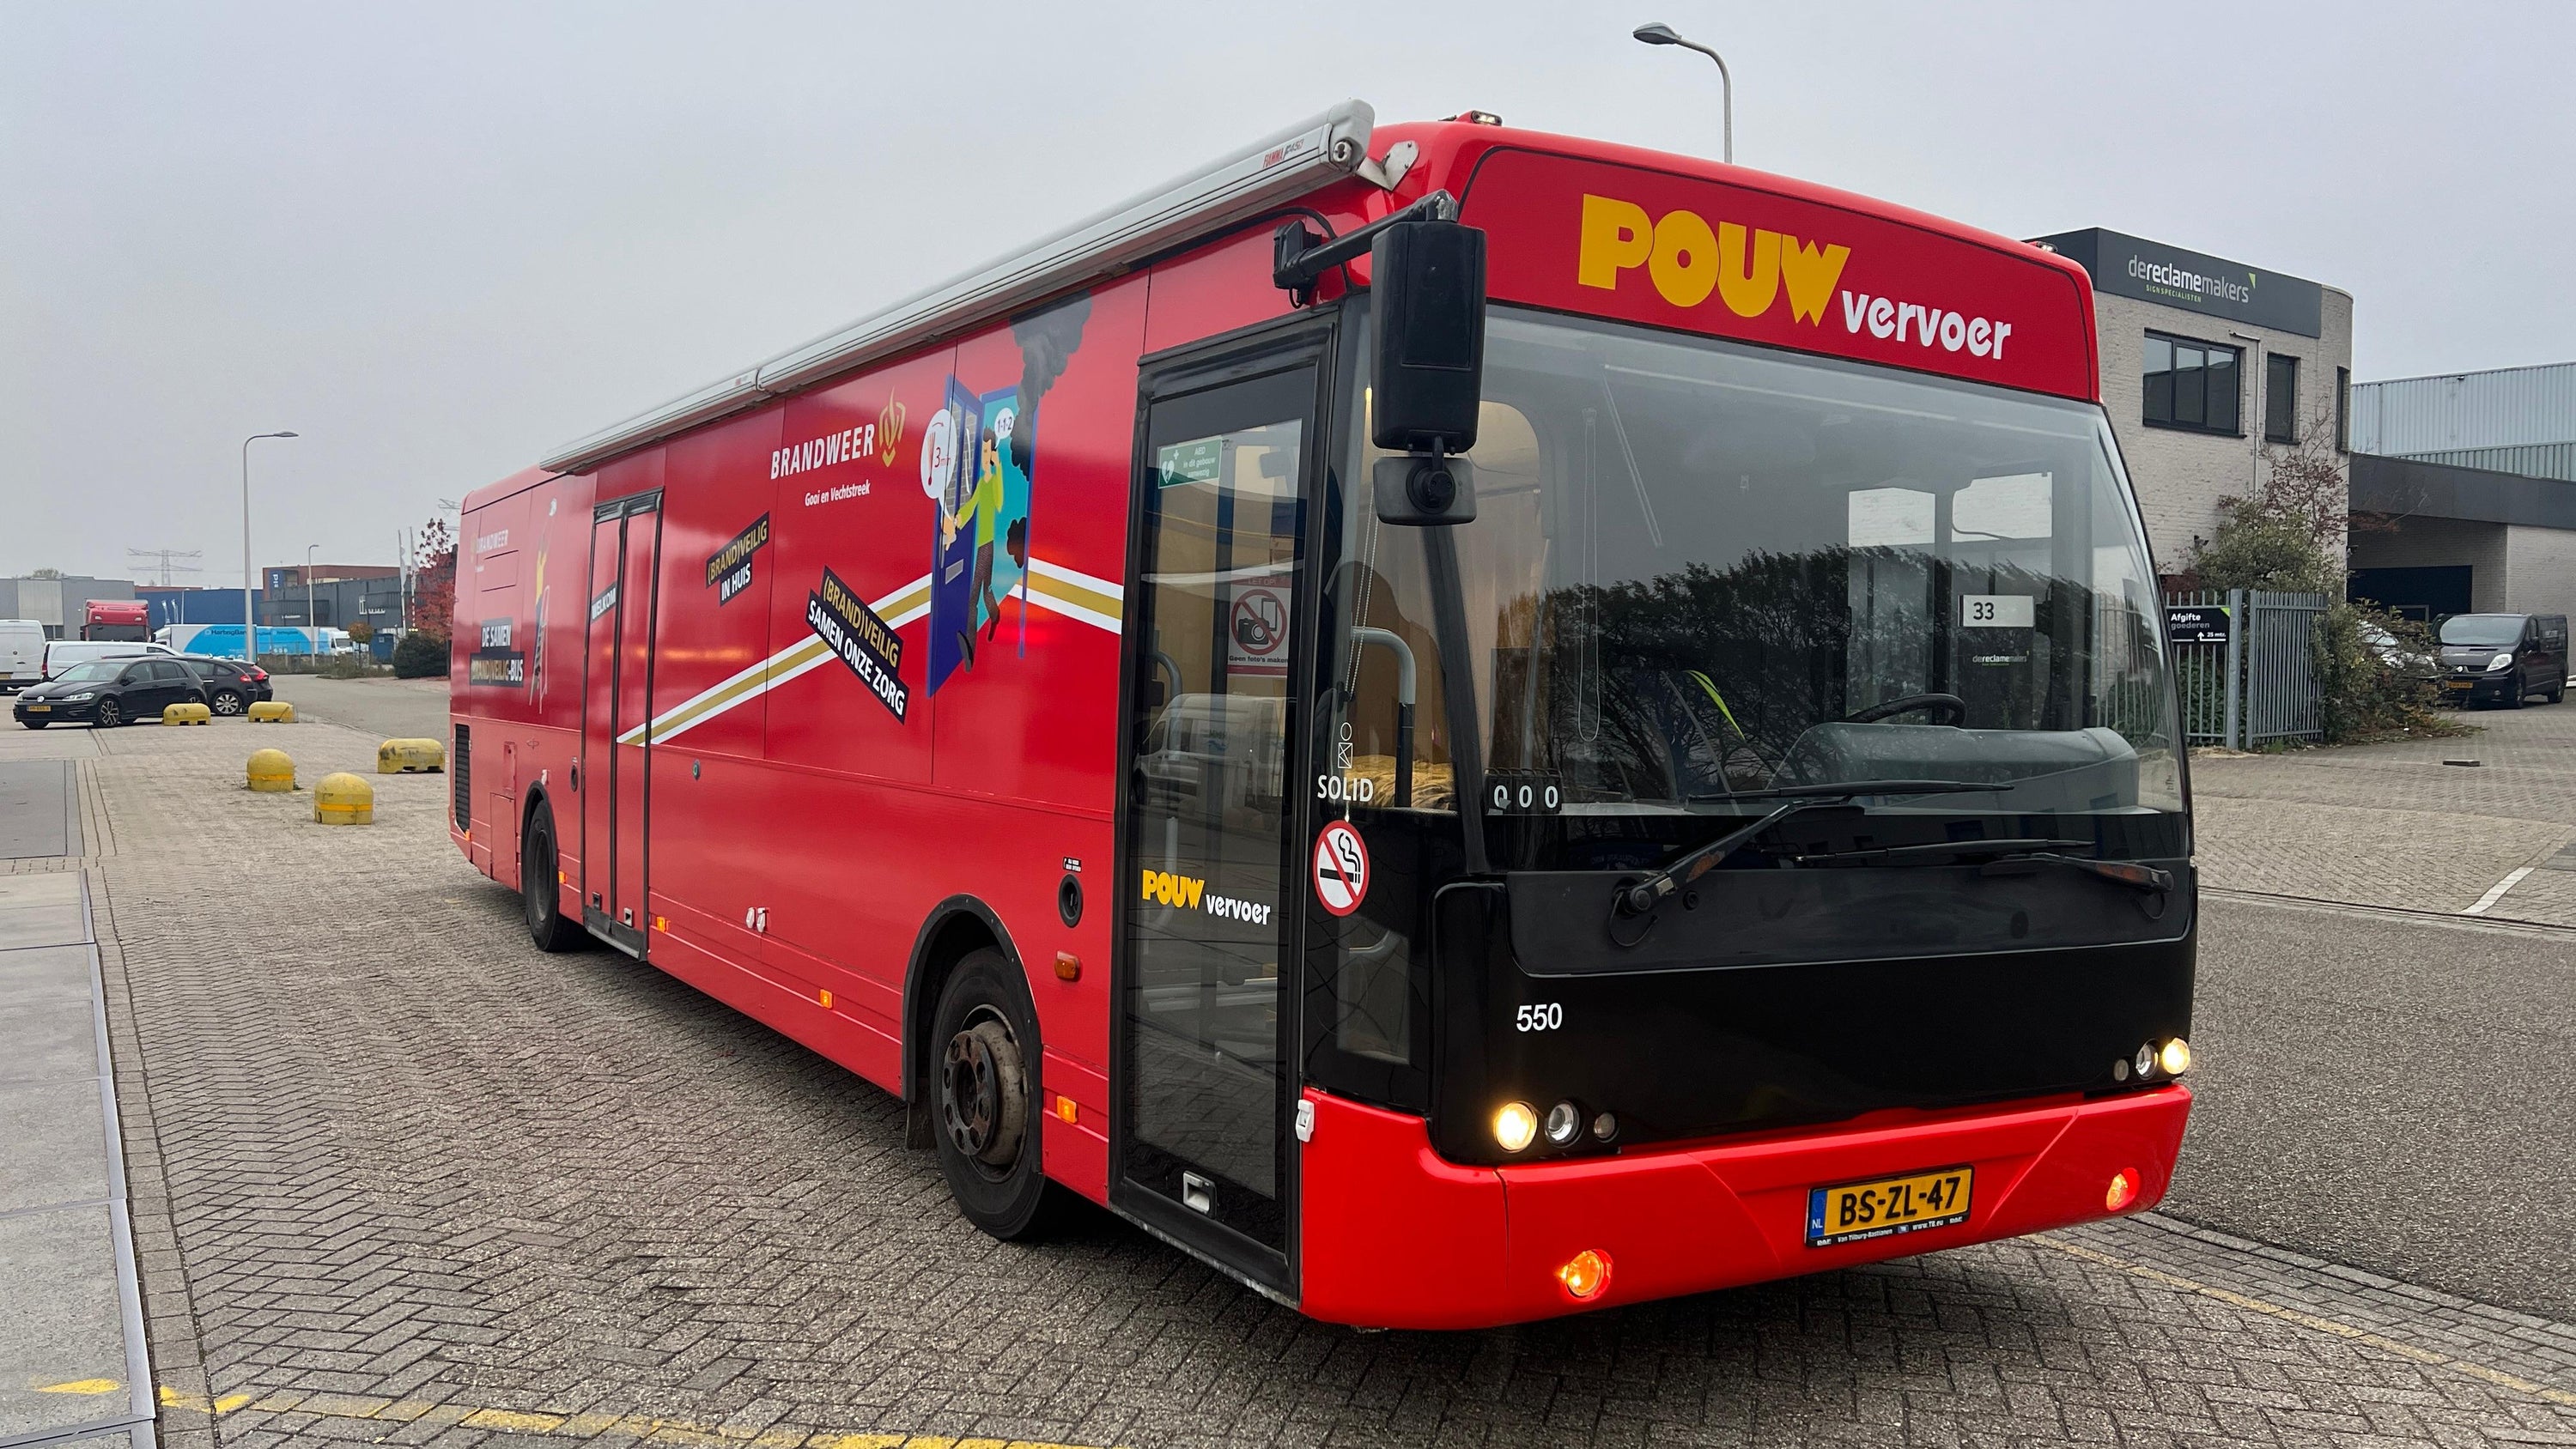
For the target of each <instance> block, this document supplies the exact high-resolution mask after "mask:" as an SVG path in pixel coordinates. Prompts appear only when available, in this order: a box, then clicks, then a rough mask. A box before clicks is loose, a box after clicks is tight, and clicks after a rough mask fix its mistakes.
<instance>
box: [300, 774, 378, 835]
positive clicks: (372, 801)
mask: <svg viewBox="0 0 2576 1449" xmlns="http://www.w3.org/2000/svg"><path fill="white" fill-rule="evenodd" d="M313 818H314V820H315V821H316V822H317V823H320V824H323V825H373V824H374V823H375V822H376V787H375V786H373V785H370V784H368V783H367V781H366V777H364V776H362V775H352V774H350V773H349V772H348V771H346V770H340V771H336V772H334V773H332V774H328V775H325V776H323V777H322V779H321V780H320V782H318V783H317V784H315V785H314V787H313Z"/></svg>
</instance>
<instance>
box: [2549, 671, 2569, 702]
mask: <svg viewBox="0 0 2576 1449" xmlns="http://www.w3.org/2000/svg"><path fill="white" fill-rule="evenodd" d="M2545 697H2546V698H2547V699H2548V701H2549V702H2550V703H2551V704H2556V703H2558V702H2560V701H2561V700H2564V699H2565V698H2567V676H2566V675H2564V674H2562V675H2560V676H2558V682H2557V683H2556V684H2553V685H2551V686H2549V692H2548V694H2547V695H2546V696H2545Z"/></svg>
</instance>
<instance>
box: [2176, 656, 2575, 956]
mask: <svg viewBox="0 0 2576 1449" xmlns="http://www.w3.org/2000/svg"><path fill="white" fill-rule="evenodd" d="M2461 718H2462V719H2463V720H2464V721H2465V722H2466V723H2468V724H2470V725H2472V726H2475V727H2476V729H2477V732H2476V733H2475V734H2472V735H2469V736H2466V737H2464V738H2460V739H2448V740H2416V741H2409V742H2407V743H2404V744H2394V745H2367V746H2360V747H2355V748H2346V749H2324V750H2293V751H2288V752H2284V753H2281V754H2273V755H2236V756H2216V755H2195V756H2194V757H2193V759H2192V766H2191V783H2192V807H2193V813H2194V816H2195V818H2196V821H2197V826H2198V838H2199V846H2200V850H2199V861H2200V868H2201V879H2202V881H2203V883H2204V884H2206V885H2210V886H2214V887H2217V888H2220V889H2228V890H2243V891H2256V892H2261V893H2264V894H2270V895H2286V896H2298V897H2302V898H2305V899H2310V900H2325V901H2343V902H2348V903H2351V904H2356V905H2368V906H2383V907H2390V908H2394V909H2402V910H2416V911H2434V912H2442V913H2454V912H2459V911H2464V910H2466V909H2468V908H2469V907H2470V906H2472V905H2474V904H2476V902H2477V901H2478V899H2479V898H2480V897H2481V896H2483V895H2484V894H2485V893H2486V891H2487V890H2488V889H2490V888H2491V887H2493V886H2495V885H2496V884H2498V883H2499V882H2501V881H2502V880H2503V879H2504V877H2505V876H2506V875H2508V874H2509V873H2511V872H2512V871H2514V870H2515V869H2517V868H2519V867H2522V866H2538V867H2542V868H2540V869H2536V870H2534V871H2533V873H2532V874H2531V875H2530V876H2527V877H2525V878H2524V879H2523V880H2522V881H2520V882H2517V883H2516V884H2515V886H2514V887H2513V888H2512V889H2511V890H2510V891H2508V892H2507V893H2506V895H2505V896H2504V898H2503V899H2501V900H2499V901H2497V902H2496V903H2495V904H2494V905H2492V906H2490V907H2489V909H2488V911H2487V914H2489V915H2492V916H2495V917H2498V918H2500V919H2514V920H2528V921H2537V922H2540V923H2543V924H2548V925H2566V926H2576V874H2571V872H2576V857H2570V858H2567V859H2565V860H2562V861H2561V862H2560V868H2558V869H2551V868H2548V867H2547V865H2546V864H2545V863H2546V862H2548V861H2549V860H2550V859H2551V858H2552V857H2553V856H2556V855H2557V853H2558V852H2559V851H2560V850H2562V849H2564V848H2566V847H2568V846H2570V845H2571V844H2576V705H2549V706H2543V705H2534V706H2531V707H2529V708H2526V709H2520V710H2475V711H2470V712H2467V713H2465V714H2463V715H2462V716H2461ZM2446 760H2471V761H2476V762H2477V763H2476V764H2475V765H2474V766H2462V765H2451V764H2445V763H2443V762H2444V761H2446Z"/></svg>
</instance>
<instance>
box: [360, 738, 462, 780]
mask: <svg viewBox="0 0 2576 1449" xmlns="http://www.w3.org/2000/svg"><path fill="white" fill-rule="evenodd" d="M446 768H447V746H445V745H442V744H440V743H439V742H438V741H436V740H387V741H385V742H384V743H383V744H381V745H378V746H376V773H377V774H379V775H434V774H437V773H439V772H441V771H443V770H445V769H446Z"/></svg>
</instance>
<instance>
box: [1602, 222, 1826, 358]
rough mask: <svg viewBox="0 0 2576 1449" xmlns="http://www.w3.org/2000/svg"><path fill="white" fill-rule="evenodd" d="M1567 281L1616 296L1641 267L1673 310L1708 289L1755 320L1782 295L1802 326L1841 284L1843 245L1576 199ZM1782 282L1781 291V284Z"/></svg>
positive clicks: (1815, 320)
mask: <svg viewBox="0 0 2576 1449" xmlns="http://www.w3.org/2000/svg"><path fill="white" fill-rule="evenodd" d="M1581 233H1582V235H1581V244H1580V246H1579V248H1578V250H1577V251H1576V254H1575V262H1574V274H1575V280H1576V281H1577V282H1579V283H1581V284H1582V285H1584V286H1587V287H1599V288H1602V289H1603V290H1605V291H1616V290H1618V287H1619V277H1620V274H1621V273H1623V272H1627V271H1632V270H1634V269H1635V268H1637V267H1640V266H1642V267H1644V268H1645V269H1646V275H1647V278H1648V279H1649V280H1650V281H1652V282H1653V283H1654V287H1655V292H1656V294H1657V295H1659V296H1661V297H1662V298H1663V299H1664V300H1665V301H1667V302H1670V303H1671V304H1673V305H1674V306H1676V307H1696V306H1698V305H1700V304H1701V303H1703V302H1705V301H1707V300H1708V297H1709V294H1710V293H1711V292H1714V293H1716V294H1717V296H1718V298H1719V300H1721V301H1723V302H1724V303H1725V304H1726V309H1727V310H1728V311H1730V312H1733V313H1734V314H1735V315H1736V316H1738V317H1760V316H1763V315H1765V314H1766V313H1768V312H1770V310H1771V309H1772V308H1773V307H1776V306H1778V305H1779V301H1780V294H1781V292H1782V291H1783V290H1786V291H1787V292H1788V294H1789V315H1790V316H1791V317H1793V318H1795V319H1796V320H1798V321H1800V322H1804V323H1807V324H1808V325H1810V326H1815V325H1819V324H1821V323H1822V322H1823V321H1824V317H1825V303H1826V301H1827V300H1828V299H1830V298H1831V297H1832V296H1833V294H1834V284H1835V283H1837V282H1839V281H1841V280H1842V275H1843V264H1844V263H1845V262H1847V261H1849V260H1851V248H1849V247H1847V246H1841V245H1834V244H1820V243H1816V242H1812V241H1802V240H1800V239H1799V238H1797V237H1794V236H1791V235H1789V234H1788V233H1786V232H1777V231H1772V230H1769V229H1768V228H1764V227H1748V226H1746V225H1744V224H1743V223H1742V222H1736V221H1725V220H1721V221H1719V222H1718V224H1717V225H1716V226H1715V227H1711V226H1710V225H1709V224H1708V220H1707V219H1706V218H1705V217H1702V216H1701V215H1700V214H1699V213H1697V212H1694V211H1686V210H1682V209H1680V208H1676V209H1674V210H1672V211H1668V212H1666V213H1664V215H1663V216H1662V218H1661V219H1657V218H1653V217H1650V216H1648V215H1647V214H1646V209H1645V208H1644V207H1642V206H1639V205H1637V204H1636V203H1635V202H1633V201H1622V200H1620V199H1619V198H1618V197H1615V196H1591V195H1586V196H1585V197H1584V198H1583V218H1582V223H1581ZM1784 284H1785V286H1784Z"/></svg>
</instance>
